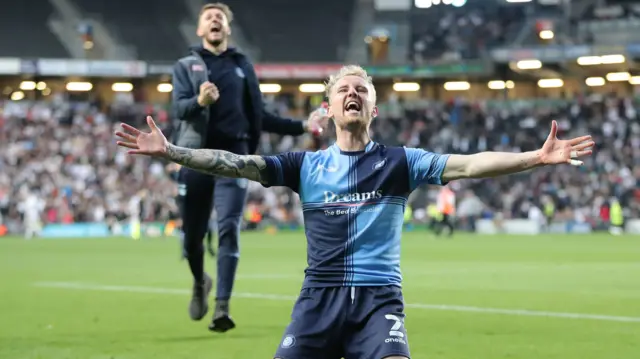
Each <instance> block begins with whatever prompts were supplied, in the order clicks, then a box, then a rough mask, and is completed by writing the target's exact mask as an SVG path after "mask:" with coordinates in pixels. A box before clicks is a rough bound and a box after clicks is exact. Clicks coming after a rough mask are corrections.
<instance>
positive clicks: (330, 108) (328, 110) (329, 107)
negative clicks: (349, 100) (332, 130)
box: [327, 106, 333, 118]
mask: <svg viewBox="0 0 640 359" xmlns="http://www.w3.org/2000/svg"><path fill="white" fill-rule="evenodd" d="M327 117H329V118H333V108H332V107H331V106H327Z"/></svg>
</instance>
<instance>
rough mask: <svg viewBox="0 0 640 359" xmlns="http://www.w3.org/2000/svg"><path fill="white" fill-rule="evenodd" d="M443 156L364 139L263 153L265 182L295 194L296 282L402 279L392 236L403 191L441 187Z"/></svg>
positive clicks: (398, 229)
mask: <svg viewBox="0 0 640 359" xmlns="http://www.w3.org/2000/svg"><path fill="white" fill-rule="evenodd" d="M447 159H448V155H438V154H435V153H431V152H428V151H425V150H421V149H415V148H405V147H385V146H383V145H380V144H378V143H375V142H370V143H369V144H368V145H367V147H366V148H365V150H364V151H357V152H345V151H342V150H340V148H338V146H337V145H335V144H334V145H332V146H331V147H329V148H328V149H326V150H323V151H318V152H289V153H284V154H281V155H277V156H269V157H265V160H266V162H267V167H268V173H269V178H268V179H267V180H266V184H265V186H266V187H269V186H286V187H289V188H291V189H292V190H294V191H295V192H297V193H298V194H299V195H300V200H301V202H302V210H303V212H304V224H305V233H306V236H307V264H308V267H307V269H306V270H305V274H306V275H305V281H304V287H335V286H381V285H397V286H400V284H401V282H402V275H401V273H400V236H401V234H402V225H403V216H404V209H405V206H406V204H407V198H408V196H409V194H410V193H411V192H412V191H413V190H414V189H416V188H417V187H418V186H419V185H421V184H425V183H428V184H435V185H442V184H443V183H442V172H443V170H444V167H445V165H446V162H447Z"/></svg>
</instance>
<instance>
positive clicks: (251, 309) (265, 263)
mask: <svg viewBox="0 0 640 359" xmlns="http://www.w3.org/2000/svg"><path fill="white" fill-rule="evenodd" d="M241 238H242V255H241V259H240V268H239V273H238V279H237V282H236V287H235V290H234V292H235V293H236V296H235V297H234V299H233V301H232V303H231V310H232V314H233V316H234V319H235V320H236V322H237V324H238V327H237V328H236V329H235V330H233V331H231V332H228V333H226V334H214V333H210V332H209V331H208V330H207V324H208V322H209V319H210V317H209V315H208V316H207V317H206V318H205V320H203V321H201V322H192V321H191V320H189V318H188V315H187V303H188V299H189V291H190V288H191V279H190V273H189V269H188V267H187V264H186V262H184V261H180V259H179V248H178V241H177V239H175V238H166V239H158V238H147V239H143V240H140V241H132V240H129V239H113V238H112V239H62V240H54V239H46V240H44V239H40V240H32V241H24V240H22V239H16V238H0V358H7V359H36V358H38V359H40V358H41V359H63V358H64V359H76V358H77V359H160V358H162V359H165V358H167V359H168V358H171V359H179V358H185V359H197V358H242V359H253V358H256V359H257V358H261V359H265V358H272V355H273V353H274V352H275V349H276V347H277V346H278V345H279V344H280V340H281V335H282V333H283V330H284V328H285V326H286V325H287V323H288V321H289V315H290V311H291V308H292V305H293V301H294V299H295V296H296V295H297V293H298V292H299V290H300V284H301V282H302V278H303V269H304V267H305V261H306V256H305V246H306V243H305V240H304V236H303V234H302V233H277V234H274V235H269V234H264V233H243V234H242V237H241ZM207 268H208V270H209V273H210V274H215V273H214V270H213V269H214V265H213V262H212V261H211V259H210V258H208V259H207ZM402 269H403V273H404V277H405V282H404V294H405V300H406V302H407V304H408V307H407V310H406V312H407V320H406V327H407V330H408V339H409V344H410V346H411V350H412V353H413V359H639V358H640V237H638V236H635V237H633V236H620V237H611V236H609V235H605V234H602V235H582V236H562V235H541V236H535V237H518V236H471V235H458V236H456V237H455V238H454V239H452V240H448V239H434V238H433V237H431V236H430V235H428V234H426V233H421V232H408V233H406V234H405V235H404V238H403V255H402ZM372 359H380V358H372Z"/></svg>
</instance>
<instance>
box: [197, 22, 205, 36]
mask: <svg viewBox="0 0 640 359" xmlns="http://www.w3.org/2000/svg"><path fill="white" fill-rule="evenodd" d="M196 35H197V36H198V37H203V36H204V31H202V26H200V20H198V24H197V25H196Z"/></svg>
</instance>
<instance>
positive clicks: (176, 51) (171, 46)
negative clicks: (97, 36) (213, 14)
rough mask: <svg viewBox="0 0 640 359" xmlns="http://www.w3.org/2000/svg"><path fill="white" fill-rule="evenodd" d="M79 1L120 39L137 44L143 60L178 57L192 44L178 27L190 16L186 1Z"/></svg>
mask: <svg viewBox="0 0 640 359" xmlns="http://www.w3.org/2000/svg"><path fill="white" fill-rule="evenodd" d="M76 5H77V6H78V8H79V9H81V11H82V12H83V13H84V14H86V15H89V16H92V17H97V18H99V19H101V20H102V21H103V22H104V23H105V25H106V26H107V28H108V29H109V31H110V32H111V33H112V34H113V35H114V36H116V38H118V39H119V40H120V41H122V42H123V43H125V44H129V45H133V46H135V48H136V49H137V55H138V56H137V57H138V58H139V59H140V60H148V61H149V60H151V61H153V60H155V61H175V59H177V58H179V57H181V56H184V55H185V54H186V53H187V47H188V45H189V44H187V43H186V41H185V40H184V39H183V38H182V35H181V33H180V31H179V30H178V29H179V25H180V22H181V21H183V20H185V19H187V18H188V13H187V10H186V7H185V4H184V2H183V1H169V2H164V3H162V5H161V6H159V5H158V3H157V2H155V1H151V0H140V1H129V0H114V1H105V2H100V1H76ZM123 9H126V11H123Z"/></svg>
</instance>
